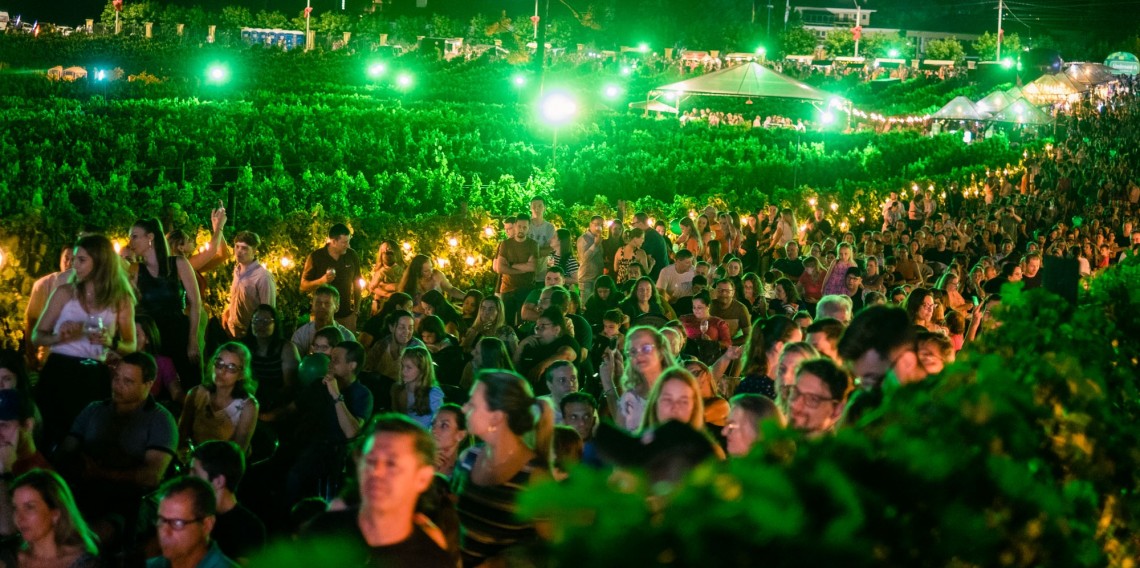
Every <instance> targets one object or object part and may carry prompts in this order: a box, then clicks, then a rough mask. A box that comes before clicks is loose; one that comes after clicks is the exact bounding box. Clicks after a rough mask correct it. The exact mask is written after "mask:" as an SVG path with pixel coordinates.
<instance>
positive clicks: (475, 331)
mask: <svg viewBox="0 0 1140 568" xmlns="http://www.w3.org/2000/svg"><path fill="white" fill-rule="evenodd" d="M484 337H497V338H499V339H501V340H502V341H504V342H505V343H506V344H507V346H508V349H509V351H510V352H514V351H515V349H516V348H517V347H518V337H517V335H516V334H515V330H514V328H512V327H511V326H509V325H507V324H506V312H505V311H504V308H503V300H502V298H500V297H498V296H487V297H486V298H483V302H482V303H480V304H479V315H478V316H476V317H475V322H474V323H472V324H471V327H470V328H468V330H467V333H466V334H464V335H463V342H462V343H461V344H460V347H461V348H462V349H463V351H464V352H470V351H471V350H472V349H473V348H474V347H475V345H476V344H477V343H479V341H480V340H482V339H483V338H484Z"/></svg>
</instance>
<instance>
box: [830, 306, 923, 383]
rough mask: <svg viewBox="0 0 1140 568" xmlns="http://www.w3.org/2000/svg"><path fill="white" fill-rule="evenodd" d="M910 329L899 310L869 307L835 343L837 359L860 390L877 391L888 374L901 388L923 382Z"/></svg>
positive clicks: (912, 330)
mask: <svg viewBox="0 0 1140 568" xmlns="http://www.w3.org/2000/svg"><path fill="white" fill-rule="evenodd" d="M914 329H915V328H914V326H913V325H911V322H910V316H909V315H908V314H907V312H906V311H904V310H903V309H902V308H897V307H888V306H871V307H869V308H867V309H865V310H863V311H862V312H859V314H858V315H856V316H855V319H854V320H852V321H851V325H850V326H848V327H847V329H846V330H844V332H843V337H842V339H840V341H839V355H840V356H841V357H842V358H843V360H844V361H846V362H847V364H848V365H850V367H851V371H852V373H853V374H854V375H855V378H856V380H857V381H858V386H859V388H860V389H861V390H872V389H877V388H879V386H880V385H882V383H883V381H884V380H886V378H887V376H888V375H891V374H893V375H894V376H895V378H896V379H897V380H898V381H899V382H900V383H902V384H908V383H912V382H916V381H920V380H922V379H924V378H926V371H925V369H924V368H923V366H922V364H921V362H920V361H919V359H918V352H917V349H916V345H915V341H916V336H915V331H914Z"/></svg>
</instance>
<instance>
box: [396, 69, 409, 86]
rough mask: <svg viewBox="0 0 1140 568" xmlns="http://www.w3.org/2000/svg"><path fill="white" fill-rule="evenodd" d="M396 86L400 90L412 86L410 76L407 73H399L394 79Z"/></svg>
mask: <svg viewBox="0 0 1140 568" xmlns="http://www.w3.org/2000/svg"><path fill="white" fill-rule="evenodd" d="M396 84H397V85H399V86H400V88H401V89H407V88H408V87H411V86H412V76H411V75H408V74H407V73H401V74H400V76H399V77H396Z"/></svg>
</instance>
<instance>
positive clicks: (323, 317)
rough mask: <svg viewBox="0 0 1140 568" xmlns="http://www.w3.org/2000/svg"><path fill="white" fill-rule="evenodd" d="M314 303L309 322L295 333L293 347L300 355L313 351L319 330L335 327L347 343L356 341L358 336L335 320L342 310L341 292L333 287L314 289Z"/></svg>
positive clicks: (311, 305)
mask: <svg viewBox="0 0 1140 568" xmlns="http://www.w3.org/2000/svg"><path fill="white" fill-rule="evenodd" d="M312 293H313V301H312V303H311V304H310V306H309V318H310V319H309V322H308V323H306V324H305V325H302V326H301V327H298V328H297V331H295V332H293V345H296V346H297V351H298V352H299V353H308V352H309V351H311V348H312V343H313V336H314V335H316V333H317V331H318V330H321V329H324V328H326V327H330V326H331V327H335V328H337V329H338V330H340V334H341V337H342V338H343V339H344V340H345V341H355V340H356V335H355V334H353V332H352V330H351V329H349V328H347V327H345V326H344V325H342V324H341V323H340V322H339V321H337V320H336V319H335V315H336V314H337V313H338V311H339V310H340V308H339V306H340V292H339V291H338V290H337V289H336V288H335V287H333V286H329V285H325V284H322V285H319V286H317V287H315V288H313V292H312Z"/></svg>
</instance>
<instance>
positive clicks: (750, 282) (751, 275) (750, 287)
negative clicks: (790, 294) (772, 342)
mask: <svg viewBox="0 0 1140 568" xmlns="http://www.w3.org/2000/svg"><path fill="white" fill-rule="evenodd" d="M735 264H736V263H732V265H735ZM766 277H770V276H768V275H766ZM770 282H775V279H774V278H773V279H772V280H770ZM733 283H734V284H736V291H737V295H736V300H737V301H739V302H740V303H741V304H744V307H745V308H748V313H750V314H752V318H753V319H756V318H757V317H764V316H765V315H767V313H768V298H767V297H766V296H765V290H766V289H769V288H770V287H771V286H765V285H764V282H762V281H761V280H760V277H759V276H757V275H756V273H755V272H746V273H744V274H743V275H742V276H741V277H740V278H739V282H736V281H735V280H734V282H733Z"/></svg>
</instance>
